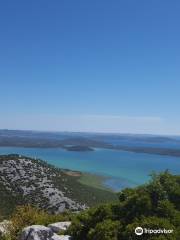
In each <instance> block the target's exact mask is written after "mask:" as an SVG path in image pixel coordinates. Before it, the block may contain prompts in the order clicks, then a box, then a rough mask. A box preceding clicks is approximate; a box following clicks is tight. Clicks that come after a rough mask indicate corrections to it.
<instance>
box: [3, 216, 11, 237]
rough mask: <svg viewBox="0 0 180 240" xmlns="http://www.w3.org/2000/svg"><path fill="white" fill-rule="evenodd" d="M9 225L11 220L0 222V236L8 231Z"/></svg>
mask: <svg viewBox="0 0 180 240" xmlns="http://www.w3.org/2000/svg"><path fill="white" fill-rule="evenodd" d="M10 225H11V222H10V221H7V220H4V221H3V222H0V236H3V235H5V234H7V233H8V232H9V227H10Z"/></svg>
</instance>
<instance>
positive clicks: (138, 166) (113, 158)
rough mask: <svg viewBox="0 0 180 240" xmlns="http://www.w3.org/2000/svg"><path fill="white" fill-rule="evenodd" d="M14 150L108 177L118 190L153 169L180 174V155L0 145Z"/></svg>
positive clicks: (0, 151) (2, 151)
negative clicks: (179, 156)
mask: <svg viewBox="0 0 180 240" xmlns="http://www.w3.org/2000/svg"><path fill="white" fill-rule="evenodd" d="M12 153H16V154H21V155H26V156H30V157H36V158H40V159H42V160H45V161H47V162H48V163H50V164H53V165H55V166H56V167H60V168H67V169H72V170H78V171H84V172H89V173H95V174H100V175H104V176H107V177H108V178H107V180H106V181H105V183H104V184H106V185H107V186H108V187H111V188H112V189H114V190H118V189H122V188H124V187H133V186H137V185H139V184H142V183H145V182H147V181H148V180H149V174H150V173H151V172H152V171H156V172H159V171H163V170H166V169H169V170H170V171H171V172H172V173H174V174H180V158H178V157H170V156H161V155H152V154H144V153H132V152H125V151H118V150H107V149H96V150H95V151H90V152H71V151H66V150H63V149H59V148H45V149H43V148H19V147H0V154H12Z"/></svg>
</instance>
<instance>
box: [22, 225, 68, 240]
mask: <svg viewBox="0 0 180 240" xmlns="http://www.w3.org/2000/svg"><path fill="white" fill-rule="evenodd" d="M58 224H59V223H58ZM70 239H71V237H70V236H68V235H57V234H56V233H54V232H53V230H52V229H51V228H49V227H44V226H41V225H32V226H29V227H26V228H24V229H23V231H22V234H21V236H20V238H19V240H70Z"/></svg>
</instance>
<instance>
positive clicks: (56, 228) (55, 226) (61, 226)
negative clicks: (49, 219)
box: [48, 222, 71, 233]
mask: <svg viewBox="0 0 180 240" xmlns="http://www.w3.org/2000/svg"><path fill="white" fill-rule="evenodd" d="M70 225H71V222H57V223H52V224H49V225H48V227H49V228H50V229H51V230H52V231H53V232H55V233H58V232H60V231H62V230H66V229H67V228H68V227H69V226H70Z"/></svg>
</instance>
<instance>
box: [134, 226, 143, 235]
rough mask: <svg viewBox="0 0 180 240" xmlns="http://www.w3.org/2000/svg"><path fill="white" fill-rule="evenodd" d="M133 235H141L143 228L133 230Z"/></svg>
mask: <svg viewBox="0 0 180 240" xmlns="http://www.w3.org/2000/svg"><path fill="white" fill-rule="evenodd" d="M135 234H136V235H139V236H140V235H142V234H143V228H142V227H137V228H136V229H135Z"/></svg>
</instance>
